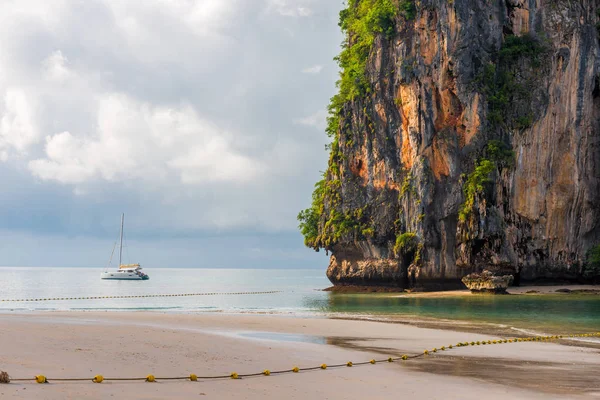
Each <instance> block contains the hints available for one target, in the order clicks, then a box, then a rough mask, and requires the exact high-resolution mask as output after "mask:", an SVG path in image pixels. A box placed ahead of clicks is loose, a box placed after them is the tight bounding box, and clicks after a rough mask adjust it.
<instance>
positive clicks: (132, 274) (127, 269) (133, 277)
mask: <svg viewBox="0 0 600 400" xmlns="http://www.w3.org/2000/svg"><path fill="white" fill-rule="evenodd" d="M124 220H125V214H121V235H120V236H121V239H120V245H119V269H118V270H116V271H109V270H108V266H109V265H110V263H111V261H112V256H113V255H112V254H111V255H110V260H109V262H108V265H107V266H106V269H105V270H104V272H102V273H101V274H100V278H101V279H119V280H129V281H140V280H147V279H150V277H149V276H148V275H146V274H145V273H143V272H142V267H140V264H121V260H122V256H123V222H124ZM114 252H115V249H114V247H113V254H114Z"/></svg>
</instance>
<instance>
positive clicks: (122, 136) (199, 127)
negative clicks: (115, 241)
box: [29, 94, 262, 184]
mask: <svg viewBox="0 0 600 400" xmlns="http://www.w3.org/2000/svg"><path fill="white" fill-rule="evenodd" d="M97 126H98V130H97V132H96V133H95V134H93V135H91V136H87V137H86V136H81V135H77V136H75V135H73V134H72V133H70V132H62V133H59V134H56V135H52V136H48V137H47V138H46V148H45V158H40V159H36V160H32V161H30V162H29V169H30V170H31V172H32V173H33V174H34V175H36V176H37V177H39V178H41V179H43V180H54V181H58V182H61V183H64V184H81V183H85V182H89V181H93V180H105V181H111V182H119V181H129V180H143V181H161V180H164V179H165V178H167V177H168V176H169V175H172V174H175V175H177V176H179V179H180V180H181V182H183V183H185V184H195V183H201V182H245V181H248V180H250V179H253V178H254V177H255V176H256V174H257V173H258V171H260V169H261V168H262V166H261V163H260V162H259V161H257V160H253V159H251V158H249V157H247V156H244V155H242V154H240V153H238V152H237V151H236V150H234V149H233V148H232V142H231V136H229V135H228V133H226V132H223V131H221V130H219V129H218V127H216V126H215V125H214V124H212V123H210V122H208V121H205V120H203V119H201V118H200V117H199V116H198V115H197V114H196V112H195V111H194V109H193V108H192V107H190V106H185V105H184V106H181V107H178V108H165V107H153V106H151V105H150V104H147V103H140V102H136V101H134V100H132V99H131V98H129V97H127V96H125V95H122V94H110V95H107V96H104V97H103V98H102V99H101V100H100V102H99V111H98V125H97Z"/></svg>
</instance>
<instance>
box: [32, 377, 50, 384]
mask: <svg viewBox="0 0 600 400" xmlns="http://www.w3.org/2000/svg"><path fill="white" fill-rule="evenodd" d="M35 381H36V382H37V383H48V380H47V379H46V377H45V376H44V375H36V376H35Z"/></svg>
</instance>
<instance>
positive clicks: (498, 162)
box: [458, 140, 514, 222]
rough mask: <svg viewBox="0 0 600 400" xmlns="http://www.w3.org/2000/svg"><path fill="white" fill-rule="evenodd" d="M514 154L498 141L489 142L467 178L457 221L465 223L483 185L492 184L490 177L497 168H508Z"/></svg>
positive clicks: (482, 190) (481, 191) (483, 188)
mask: <svg viewBox="0 0 600 400" xmlns="http://www.w3.org/2000/svg"><path fill="white" fill-rule="evenodd" d="M513 158H514V153H513V152H512V151H511V150H510V149H509V148H508V146H507V145H506V144H504V143H502V142H500V141H498V140H491V141H490V142H488V144H487V147H486V148H485V152H484V157H482V158H481V159H479V161H478V162H477V164H476V166H475V170H474V171H473V172H472V173H470V174H469V175H468V176H467V179H466V181H465V184H464V187H463V191H464V193H465V202H464V203H463V205H462V207H461V208H460V210H459V212H458V220H459V221H460V222H465V221H466V220H467V219H468V217H469V215H471V213H472V212H473V207H474V206H475V200H476V198H477V196H478V195H480V194H482V193H483V192H484V190H485V184H486V183H490V182H492V180H491V179H490V175H491V174H492V172H494V171H495V170H496V169H498V168H499V167H500V168H502V167H509V166H511V165H512V163H513Z"/></svg>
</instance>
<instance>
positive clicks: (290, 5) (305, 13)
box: [267, 0, 313, 17]
mask: <svg viewBox="0 0 600 400" xmlns="http://www.w3.org/2000/svg"><path fill="white" fill-rule="evenodd" d="M305 2H306V1H305ZM298 3H301V2H299V1H298V0H267V10H268V11H270V12H275V13H277V14H280V15H282V16H284V17H310V16H311V15H312V14H313V11H312V9H311V8H310V7H308V6H306V5H302V4H298Z"/></svg>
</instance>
